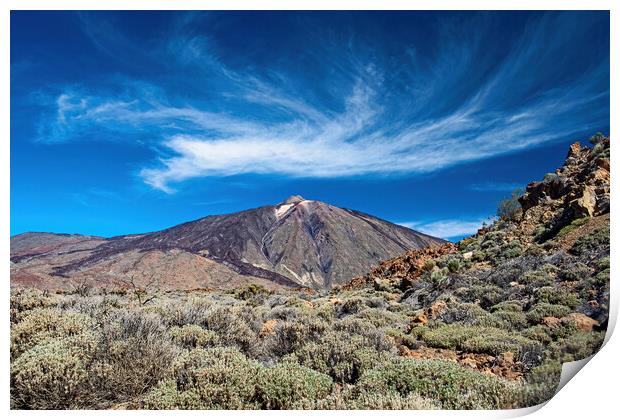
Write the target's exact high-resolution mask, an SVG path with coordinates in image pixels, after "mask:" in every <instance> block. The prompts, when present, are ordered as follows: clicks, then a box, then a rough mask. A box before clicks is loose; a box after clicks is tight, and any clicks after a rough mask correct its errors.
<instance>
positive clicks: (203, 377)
mask: <svg viewBox="0 0 620 420" xmlns="http://www.w3.org/2000/svg"><path fill="white" fill-rule="evenodd" d="M259 370H260V365H258V364H257V363H256V362H253V361H251V360H248V359H247V358H246V357H245V356H244V355H243V354H242V353H240V352H239V350H237V349H235V348H221V347H216V348H210V349H201V348H197V349H193V350H190V351H189V352H186V353H184V354H182V355H181V356H179V357H178V358H177V359H175V360H174V362H173V363H172V367H171V378H170V379H166V380H164V381H162V382H161V383H160V384H159V385H157V386H156V387H155V388H154V389H153V390H151V391H150V392H149V393H148V394H147V395H146V397H145V398H144V406H145V408H147V409H173V408H174V409H220V410H234V409H245V408H258V406H257V404H256V403H255V402H254V400H255V395H256V377H257V375H258V374H259Z"/></svg>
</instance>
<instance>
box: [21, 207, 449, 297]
mask: <svg viewBox="0 0 620 420" xmlns="http://www.w3.org/2000/svg"><path fill="white" fill-rule="evenodd" d="M443 242H445V241H443V240H441V239H438V238H434V237H431V236H428V235H424V234H422V233H419V232H416V231H413V230H411V229H408V228H405V227H403V226H399V225H395V224H392V223H389V222H387V221H385V220H381V219H378V218H376V217H373V216H370V215H367V214H364V213H362V212H359V211H354V210H349V209H344V208H339V207H335V206H332V205H329V204H326V203H323V202H320V201H315V200H306V199H304V198H303V197H300V196H292V197H289V198H288V199H287V200H285V201H284V202H282V203H279V204H277V205H275V206H273V205H269V206H264V207H259V208H256V209H251V210H246V211H241V212H238V213H233V214H227V215H220V216H208V217H205V218H202V219H199V220H195V221H192V222H188V223H183V224H180V225H177V226H174V227H171V228H168V229H165V230H162V231H158V232H153V233H147V234H139V235H127V236H120V237H112V238H102V237H95V236H82V235H58V234H50V233H25V234H21V235H17V236H14V237H12V238H11V285H12V286H13V287H16V286H19V287H22V286H34V287H39V288H47V289H67V288H72V287H75V285H76V284H84V283H89V284H91V285H93V286H97V287H114V286H121V287H122V286H123V285H126V284H127V282H129V281H131V282H133V283H134V284H136V285H142V286H143V285H145V284H147V283H156V284H157V285H158V287H159V288H162V289H168V290H173V289H195V288H231V287H236V286H239V285H242V284H247V283H257V284H261V285H264V286H266V287H270V288H273V287H278V286H284V287H309V288H313V289H330V288H331V287H333V286H335V285H339V284H344V283H346V282H347V281H349V280H350V279H351V278H352V277H355V276H358V275H361V274H363V273H366V272H367V271H368V270H369V269H370V268H371V267H372V266H374V265H376V264H377V263H378V262H379V261H382V260H385V259H387V258H391V257H394V256H396V255H399V254H401V253H403V252H405V251H407V250H412V249H419V248H424V247H427V246H433V245H437V244H441V243H443Z"/></svg>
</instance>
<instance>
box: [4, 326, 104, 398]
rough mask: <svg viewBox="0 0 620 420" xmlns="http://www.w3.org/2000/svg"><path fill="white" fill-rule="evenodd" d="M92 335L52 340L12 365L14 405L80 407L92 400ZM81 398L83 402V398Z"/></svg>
mask: <svg viewBox="0 0 620 420" xmlns="http://www.w3.org/2000/svg"><path fill="white" fill-rule="evenodd" d="M95 345H96V343H95V340H94V338H93V336H92V335H89V334H79V335H74V336H72V337H63V338H52V339H48V340H46V341H45V342H42V343H40V344H38V345H35V346H34V347H32V348H30V349H29V350H27V351H26V352H24V353H23V354H22V355H21V356H19V357H18V358H17V359H15V361H14V362H13V363H11V406H12V408H16V409H20V408H29V409H37V410H46V409H63V408H77V407H79V406H81V405H82V404H84V403H85V401H84V398H89V396H88V394H87V393H86V392H85V391H87V390H88V382H89V373H88V370H87V366H88V363H89V361H90V359H91V358H92V353H93V351H94V348H95ZM80 398H81V399H80Z"/></svg>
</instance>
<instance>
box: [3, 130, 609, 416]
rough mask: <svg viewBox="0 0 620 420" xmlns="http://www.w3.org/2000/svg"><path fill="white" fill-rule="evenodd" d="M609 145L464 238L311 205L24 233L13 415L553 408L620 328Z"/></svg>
mask: <svg viewBox="0 0 620 420" xmlns="http://www.w3.org/2000/svg"><path fill="white" fill-rule="evenodd" d="M590 142H591V145H590V146H589V147H586V146H582V145H580V144H579V143H575V144H573V145H572V146H571V148H570V150H569V152H568V156H567V158H566V161H565V163H564V165H563V166H562V167H561V168H559V169H558V170H557V171H556V172H554V173H550V174H547V175H545V176H544V177H543V179H542V180H540V181H537V182H533V183H531V184H529V185H528V186H527V188H526V191H525V192H524V193H523V194H522V195H521V196H520V197H519V199H518V202H517V201H515V200H512V201H510V200H507V201H506V202H503V203H501V204H500V206H499V210H498V216H499V217H498V219H497V221H495V222H493V223H492V224H491V225H489V226H485V227H483V228H482V229H480V230H479V231H478V233H477V234H475V235H473V236H471V237H469V238H466V239H463V240H462V241H459V242H458V243H456V244H452V243H445V242H444V241H440V240H436V239H434V238H431V237H427V236H424V235H421V234H418V233H416V232H413V231H410V230H408V229H405V228H400V227H398V226H395V225H391V224H387V222H383V221H380V220H378V219H375V218H372V217H371V216H368V215H365V214H361V213H358V212H354V211H351V210H344V209H339V208H335V207H333V206H329V205H327V204H325V203H320V202H315V201H310V200H304V199H303V198H301V197H291V198H290V199H289V200H286V201H285V202H283V203H280V204H279V205H277V206H268V207H263V208H260V209H256V210H251V211H248V212H242V213H237V214H235V215H230V216H217V217H209V218H205V219H201V220H198V221H195V222H190V223H187V224H184V225H180V226H176V227H173V228H171V229H167V230H164V231H161V232H155V233H151V234H145V235H134V236H127V237H122V238H111V239H103V238H97V237H84V236H77V235H71V236H66V235H50V234H27V235H20V236H18V237H15V238H12V241H11V259H12V268H11V270H12V273H11V288H12V291H11V404H12V407H13V408H16V409H52V408H53V409H63V408H70V409H73V408H92V409H94V408H104V409H107V408H132V409H133V408H135V409H498V408H517V407H525V406H532V405H536V404H539V403H542V402H544V401H546V400H548V399H549V398H550V397H552V396H553V394H554V392H555V390H556V387H557V385H558V381H559V375H560V372H561V366H562V363H564V362H568V361H572V360H578V359H582V358H585V357H588V356H590V355H592V354H593V353H595V352H596V351H597V350H598V349H599V347H600V346H601V344H602V342H603V339H604V336H605V331H606V329H607V322H608V311H609V272H610V271H609V267H610V259H609V252H610V247H609V188H610V178H609V167H610V160H609V159H610V158H609V153H610V152H609V138H608V137H605V136H602V135H596V136H593V137H592V138H591V140H590ZM541 175H543V174H541ZM231 217H232V218H231ZM240 226H242V227H243V229H240V228H239V227H240ZM334 238H338V241H337V242H334ZM342 241H345V242H344V243H343V242H342ZM334 243H338V244H339V245H340V246H338V247H335V246H333V244H334ZM371 266H372V268H371ZM149 270H150V271H149ZM153 270H156V272H157V276H158V277H157V278H156V279H155V278H154V277H153V274H152V271H153ZM76 273H81V274H82V275H84V276H85V278H86V280H87V281H80V280H79V276H77V275H76ZM138 273H140V276H138ZM142 273H146V274H142ZM197 273H201V274H200V276H201V277H200V278H199V279H198V277H197ZM292 273H294V274H292ZM132 274H134V277H132ZM241 276H243V278H242V279H241ZM240 279H241V280H240ZM99 281H100V283H98V282H99ZM223 286H225V287H223ZM198 288H210V289H208V290H196V289H198ZM192 289H194V290H192Z"/></svg>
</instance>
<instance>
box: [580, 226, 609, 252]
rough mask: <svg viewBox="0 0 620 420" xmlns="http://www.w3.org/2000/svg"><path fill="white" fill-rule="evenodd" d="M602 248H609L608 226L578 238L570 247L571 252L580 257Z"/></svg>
mask: <svg viewBox="0 0 620 420" xmlns="http://www.w3.org/2000/svg"><path fill="white" fill-rule="evenodd" d="M604 247H609V226H604V227H601V228H598V229H596V230H595V231H593V232H592V233H590V234H587V235H585V236H581V237H579V238H578V239H577V240H576V241H575V243H574V244H573V246H572V247H571V252H572V253H574V254H577V255H582V254H585V253H588V252H591V251H596V250H598V249H600V248H604Z"/></svg>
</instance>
